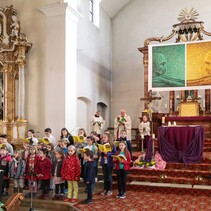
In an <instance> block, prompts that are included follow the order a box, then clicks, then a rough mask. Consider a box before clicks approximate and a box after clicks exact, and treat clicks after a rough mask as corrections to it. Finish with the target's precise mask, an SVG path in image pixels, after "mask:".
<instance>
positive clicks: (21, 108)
mask: <svg viewBox="0 0 211 211" xmlns="http://www.w3.org/2000/svg"><path fill="white" fill-rule="evenodd" d="M17 63H18V76H19V80H18V121H26V119H25V118H26V117H25V69H24V66H25V48H24V47H23V46H19V56H18V60H17Z"/></svg>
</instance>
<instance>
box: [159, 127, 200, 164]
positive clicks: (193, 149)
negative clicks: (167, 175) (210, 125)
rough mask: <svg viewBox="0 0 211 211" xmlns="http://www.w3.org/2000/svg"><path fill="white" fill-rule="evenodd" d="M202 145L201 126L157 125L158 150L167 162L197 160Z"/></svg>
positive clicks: (186, 162) (192, 161)
mask: <svg viewBox="0 0 211 211" xmlns="http://www.w3.org/2000/svg"><path fill="white" fill-rule="evenodd" d="M203 147H204V128H203V127H202V126H173V127H172V126H169V127H168V126H161V127H158V150H159V153H160V154H161V156H162V158H163V159H164V160H165V161H167V162H181V163H185V164H189V163H196V162H199V161H200V160H201V158H202V152H203Z"/></svg>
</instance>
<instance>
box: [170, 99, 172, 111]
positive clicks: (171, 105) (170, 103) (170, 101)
mask: <svg viewBox="0 0 211 211" xmlns="http://www.w3.org/2000/svg"><path fill="white" fill-rule="evenodd" d="M170 109H172V100H170Z"/></svg>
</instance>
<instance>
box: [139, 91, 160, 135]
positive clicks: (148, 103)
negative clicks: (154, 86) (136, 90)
mask: <svg viewBox="0 0 211 211" xmlns="http://www.w3.org/2000/svg"><path fill="white" fill-rule="evenodd" d="M140 100H141V101H145V108H147V110H148V113H149V120H150V125H151V129H152V134H153V122H152V112H153V111H152V101H153V100H161V97H152V90H149V91H148V96H147V97H142V98H140Z"/></svg>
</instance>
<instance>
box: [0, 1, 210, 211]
mask: <svg viewBox="0 0 211 211" xmlns="http://www.w3.org/2000/svg"><path fill="white" fill-rule="evenodd" d="M209 3H210V2H209V1H208V0H204V1H203V2H202V1H199V0H187V1H185V2H184V1H182V0H178V1H176V2H175V1H173V0H169V1H164V0H156V1H153V0H36V1H27V0H19V1H17V0H0V92H1V95H2V97H1V104H0V135H1V134H7V138H8V141H9V142H10V143H11V144H13V145H15V146H16V147H17V148H20V146H22V142H23V140H25V138H26V137H27V131H28V130H29V129H33V130H34V132H35V137H37V138H42V137H44V136H45V131H44V130H45V128H51V129H52V134H53V136H54V137H55V138H56V139H57V140H59V139H60V136H61V129H62V128H67V129H68V131H69V132H70V133H71V134H72V135H73V136H77V132H78V130H80V129H79V128H84V130H85V131H86V133H87V134H90V133H91V132H92V131H93V125H92V123H91V117H92V116H93V115H94V114H95V113H96V111H99V113H100V115H101V116H102V124H101V123H100V124H101V125H100V124H99V125H100V127H101V128H100V129H101V130H102V131H105V130H108V131H109V132H110V133H111V134H112V136H113V137H114V139H115V140H116V139H118V138H119V136H118V135H119V134H120V128H119V127H120V126H121V130H122V128H123V130H125V131H126V132H127V134H130V136H129V138H128V137H127V138H128V139H129V140H130V144H131V147H132V151H133V152H132V156H131V160H132V161H133V163H134V164H133V166H131V168H130V171H129V173H128V175H127V195H126V198H124V199H123V200H122V201H121V203H119V201H118V200H120V199H116V198H115V196H114V195H113V196H111V197H110V196H109V197H108V196H107V198H102V196H100V194H98V192H99V191H100V190H101V189H102V185H103V170H102V169H101V170H98V172H99V176H98V182H96V184H95V185H96V189H95V191H94V194H93V203H91V204H90V205H89V206H90V207H87V206H85V205H82V203H81V200H82V199H84V197H86V194H84V193H83V194H82V193H81V194H80V191H81V192H83V189H84V184H82V182H79V199H80V200H78V201H77V202H76V203H69V202H68V203H66V202H62V201H59V202H58V203H57V201H53V202H52V200H51V199H48V200H39V199H35V200H34V208H32V207H31V208H30V206H32V204H30V202H31V201H30V200H29V199H26V198H24V197H23V194H22V193H16V194H11V197H10V198H9V197H8V198H3V200H2V201H3V203H4V204H5V205H4V208H3V210H11V211H12V210H14V211H16V210H17V211H18V210H20V211H25V210H31V211H32V210H40V211H41V210H49V211H51V210H55V207H56V209H60V210H64V211H65V210H90V209H92V210H100V209H105V210H134V211H135V210H143V211H144V210H185V211H186V210H197V211H198V210H210V209H211V205H210V202H209V197H210V196H211V188H210V184H211V180H210V178H211V176H210V170H211V162H210V161H211V92H210V90H211V56H210V54H209V53H210V52H211V43H210V40H211V39H210V38H211V24H210V20H211V17H210V16H211V13H210V10H209V6H208V5H209ZM165 53H166V55H165V56H163V55H164V54H165ZM155 63H156V64H155ZM158 63H159V64H158ZM156 65H157V66H156ZM159 65H160V67H158V66H159ZM161 65H162V67H161ZM164 65H165V69H164V70H163V69H162V68H164ZM209 65H210V67H209ZM159 68H161V69H159ZM209 68H210V69H209ZM122 112H123V113H124V115H125V113H126V115H128V118H130V120H128V119H127V117H126V115H125V119H123V121H125V122H124V123H122V122H121V117H122V116H121V113H122ZM118 115H119V116H118ZM145 116H146V117H147V122H148V123H149V124H148V125H147V126H146V127H145V126H144V129H143V130H141V129H140V127H141V126H140V125H141V124H142V122H144V123H145V120H144V118H145ZM118 118H120V120H119V119H118ZM116 119H117V126H115V121H116ZM129 121H130V125H129V129H128V128H127V124H129V123H128V122H129ZM122 126H123V127H122ZM142 127H143V124H142ZM147 127H149V132H146V128H147ZM145 132H146V133H145ZM118 133H119V134H118ZM101 135H102V134H101ZM116 136H117V137H116ZM146 136H147V139H145V138H146ZM146 141H147V146H146V145H145V142H146ZM0 145H1V143H0ZM68 149H69V148H68ZM157 153H158V154H157ZM158 155H159V156H160V157H158ZM142 156H144V157H142ZM140 159H141V160H140ZM156 159H160V160H159V161H162V162H163V163H162V162H160V163H161V164H164V167H163V166H161V167H158V168H157V169H156V167H155V166H156V164H155V163H156V162H157V160H156ZM155 160H156V161H155ZM136 161H137V162H136ZM157 166H158V162H157ZM99 169H100V167H99ZM112 178H113V186H114V188H113V189H114V191H113V192H115V193H117V189H118V185H117V180H118V178H117V176H116V174H115V172H113V174H112ZM100 181H101V182H100ZM104 182H105V181H104ZM0 185H2V184H1V183H0ZM11 185H12V184H11ZM98 189H99V190H98ZM153 194H155V197H154V195H153ZM140 197H142V200H140ZM171 197H172V198H171ZM158 198H159V199H158ZM166 198H170V199H168V200H169V201H168V200H164V199H166ZM0 201H1V197H0ZM188 201H191V203H190V204H189V203H188ZM119 204H121V205H119Z"/></svg>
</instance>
